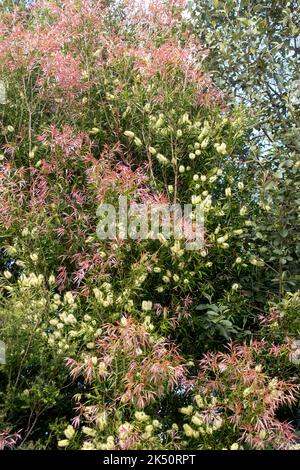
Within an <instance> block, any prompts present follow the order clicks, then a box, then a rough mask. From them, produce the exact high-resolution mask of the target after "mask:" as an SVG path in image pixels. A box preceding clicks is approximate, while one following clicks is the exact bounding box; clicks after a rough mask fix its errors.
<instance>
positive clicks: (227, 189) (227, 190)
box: [225, 187, 231, 197]
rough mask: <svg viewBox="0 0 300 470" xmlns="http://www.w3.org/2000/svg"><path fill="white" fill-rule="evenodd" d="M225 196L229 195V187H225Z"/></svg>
mask: <svg viewBox="0 0 300 470" xmlns="http://www.w3.org/2000/svg"><path fill="white" fill-rule="evenodd" d="M225 196H226V197H231V188H230V187H228V188H226V189H225Z"/></svg>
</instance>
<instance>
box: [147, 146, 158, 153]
mask: <svg viewBox="0 0 300 470" xmlns="http://www.w3.org/2000/svg"><path fill="white" fill-rule="evenodd" d="M148 150H149V153H151V155H156V154H157V150H156V149H155V148H154V147H148Z"/></svg>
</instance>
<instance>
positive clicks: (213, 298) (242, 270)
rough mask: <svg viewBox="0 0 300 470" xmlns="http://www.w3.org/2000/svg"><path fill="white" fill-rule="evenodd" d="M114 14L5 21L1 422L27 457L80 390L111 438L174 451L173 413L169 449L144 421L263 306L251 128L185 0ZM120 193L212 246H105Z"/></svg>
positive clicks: (73, 5) (56, 426)
mask: <svg viewBox="0 0 300 470" xmlns="http://www.w3.org/2000/svg"><path fill="white" fill-rule="evenodd" d="M106 3H107V2H104V3H103V4H102V3H101V2H99V1H93V0H81V1H77V0H76V1H75V0H67V1H65V2H63V3H61V2H58V1H50V0H43V1H37V2H34V3H33V2H32V4H30V5H27V6H23V7H22V6H20V7H16V8H15V9H14V10H13V11H9V10H7V11H6V12H5V13H4V14H3V15H2V16H1V20H0V21H1V25H0V26H1V28H0V31H1V32H0V64H1V66H0V74H1V80H3V82H4V84H5V87H6V103H5V104H3V105H1V110H0V121H1V133H0V146H1V150H0V158H1V160H0V161H1V164H0V228H1V258H0V262H1V276H0V300H1V304H0V321H1V323H0V329H1V339H2V340H3V341H5V343H6V346H7V348H6V349H7V358H6V365H1V366H0V367H1V377H2V378H3V380H2V381H1V387H2V388H1V394H2V395H1V396H2V397H3V400H2V403H1V413H0V414H1V420H2V424H1V428H2V429H12V430H13V431H12V432H14V431H19V429H22V431H21V440H20V441H19V444H18V445H20V447H21V448H22V447H23V448H24V447H26V446H29V447H30V448H32V447H34V446H37V447H38V448H39V447H43V448H51V447H56V446H57V441H56V435H59V433H60V432H61V427H62V426H64V425H65V424H66V422H67V421H68V420H69V419H70V417H71V415H72V406H73V402H72V396H73V395H74V396H77V395H78V393H80V394H82V400H81V403H82V406H99V407H100V408H99V409H100V412H102V411H101V410H102V408H104V410H105V407H107V406H108V407H113V416H114V418H113V419H109V422H110V423H111V426H112V434H114V433H116V432H119V431H118V429H119V428H116V426H117V424H118V423H119V424H118V425H119V426H122V425H124V426H125V424H124V423H127V422H130V423H131V422H134V424H132V423H131V424H132V426H133V429H134V433H137V436H139V437H138V438H134V439H133V441H130V440H129V441H128V442H132V445H133V446H135V445H139V446H150V445H153V446H156V445H160V444H159V443H160V442H161V443H162V442H169V444H166V445H170V446H178V445H180V443H178V439H179V440H180V430H179V431H178V432H179V434H178V432H177V430H176V429H177V428H176V426H179V425H180V423H178V424H176V423H175V424H176V426H175V428H174V429H172V424H173V423H172V422H170V421H172V420H171V418H168V417H167V416H164V417H163V419H162V420H163V421H164V423H163V427H162V429H163V430H166V429H167V430H168V429H170V433H169V434H168V436H170V437H168V438H167V437H166V438H165V440H164V441H162V440H161V433H162V430H159V431H155V433H156V434H155V433H154V434H153V435H155V436H156V435H157V436H160V437H157V439H156V438H155V439H156V440H154V441H151V440H149V441H147V439H146V438H145V439H144V438H142V437H140V436H141V435H142V434H145V432H146V433H147V432H148V431H149V428H148V431H147V430H144V429H143V428H141V427H139V425H138V424H135V421H134V420H135V418H134V416H135V411H137V410H140V409H142V408H143V407H147V410H146V411H147V413H149V416H150V418H149V419H150V420H151V419H152V420H153V419H155V417H156V416H157V414H158V413H161V412H162V407H163V405H162V404H163V403H164V400H165V402H168V403H169V404H170V406H171V408H172V409H177V408H178V406H177V405H176V403H177V402H178V401H179V402H180V401H184V400H183V395H184V394H185V392H186V389H187V388H188V387H190V380H192V377H191V376H190V373H189V371H190V372H191V374H192V373H193V372H194V371H193V364H195V362H196V361H197V360H198V359H199V358H200V357H201V354H202V353H203V351H205V350H209V349H211V348H213V349H215V348H217V347H222V343H223V341H224V338H226V339H228V338H229V337H230V336H231V337H235V339H244V337H245V335H246V336H247V335H249V334H250V333H249V328H250V327H252V326H253V325H257V324H258V321H257V314H256V311H257V306H256V305H253V303H255V300H253V299H255V298H254V297H253V296H252V294H253V292H257V290H260V291H261V292H262V294H263V299H264V300H265V298H268V300H269V294H268V292H267V293H265V289H264V288H265V287H266V286H268V287H269V283H270V271H269V268H268V263H267V261H268V260H267V259H265V258H266V255H264V259H262V257H261V251H260V248H261V241H259V242H256V241H255V240H256V239H255V238H254V237H253V231H254V230H256V229H257V227H256V225H255V223H256V222H255V220H256V218H257V214H259V216H260V217H262V216H263V214H264V212H265V211H266V212H268V210H269V209H268V207H265V206H264V205H260V204H259V201H258V191H257V187H256V186H257V185H256V181H259V178H258V177H257V178H258V179H257V178H256V177H255V178H254V177H253V168H252V167H251V165H247V164H245V163H246V160H247V154H246V153H245V146H244V142H246V141H247V139H248V136H249V133H250V130H251V125H252V116H251V115H249V112H248V111H247V110H246V108H245V107H243V106H242V105H241V106H228V105H226V100H225V97H224V96H223V95H222V93H221V92H220V91H219V90H217V89H216V87H215V85H214V83H213V80H212V77H211V76H210V75H209V74H208V73H207V72H206V71H205V68H204V63H205V57H206V55H207V53H208V51H206V50H204V49H203V48H202V47H201V44H199V43H198V40H197V38H196V37H195V36H194V35H193V33H192V31H191V30H190V28H189V24H188V23H187V22H186V21H185V20H184V19H183V11H184V8H185V2H184V1H183V0H174V1H172V2H164V1H159V0H157V1H154V2H151V6H150V8H149V9H146V10H144V9H143V8H142V7H141V5H137V4H135V3H134V2H129V1H128V2H127V1H126V2H124V5H122V8H123V7H124V8H123V10H122V11H124V12H125V15H123V14H120V15H119V14H118V5H117V6H116V5H115V6H107V5H106ZM259 176H260V177H261V176H262V175H259ZM120 195H126V196H127V197H128V198H129V200H130V202H132V203H148V204H150V203H153V202H166V203H173V202H178V203H180V204H184V203H192V204H196V203H199V204H200V203H201V204H202V206H203V209H204V213H205V233H204V239H205V243H204V246H203V247H202V249H201V250H195V251H187V250H184V246H183V243H181V242H180V241H175V240H174V239H172V238H171V239H170V240H164V239H162V238H161V239H160V240H150V239H147V240H138V241H136V240H131V239H127V240H121V239H119V238H118V237H116V238H115V239H114V240H108V241H106V240H99V239H98V237H97V235H96V227H97V224H98V217H97V215H96V211H97V207H98V206H99V204H100V203H117V201H118V196H120ZM276 231H277V228H276ZM260 273H261V274H260ZM262 277H263V278H264V277H265V278H266V282H265V283H263V286H262V288H261V289H260V287H259V286H261V284H259V285H258V284H256V281H257V279H258V278H260V280H261V278H262ZM260 282H261V281H260ZM203 306H205V307H204V308H203ZM253 306H254V307H256V309H254V308H253ZM122 322H123V323H125V322H127V323H126V325H124V324H122ZM118 348H119V349H118ZM66 358H70V359H69V362H68V365H69V367H70V368H71V370H72V373H73V376H74V377H75V376H78V377H77V379H76V381H73V382H72V383H71V381H70V378H69V375H68V372H69V369H68V368H67V366H66ZM189 367H191V369H189ZM101 368H102V369H101ZM139 374H140V375H139ZM90 389H92V390H93V393H95V394H96V395H97V397H98V398H99V400H98V398H97V400H98V401H97V403H91V404H90V403H89V400H90V395H89V394H90ZM106 401H109V404H107V403H106ZM166 408H167V407H166ZM54 409H55V413H56V416H57V417H58V418H57V419H58V422H56V418H55V419H54V418H53V412H54ZM167 409H168V408H167ZM146 411H145V412H146ZM149 425H150V424H149ZM147 426H148V424H147ZM125 427H126V426H125ZM154 427H155V426H154ZM158 429H159V428H158ZM49 430H50V437H49V438H47V437H46V436H47V433H49ZM70 433H72V432H71V431H70V429H69V435H70ZM274 433H275V431H274ZM112 434H108V436H106V437H109V436H110V435H112ZM173 434H174V435H173ZM53 435H55V437H54V438H53ZM279 435H280V436H281V434H280V433H279ZM51 436H52V437H51ZM97 436H98V435H97ZM178 436H179V438H178ZM97 439H98V437H97ZM99 439H100V436H99ZM139 439H144V440H143V441H141V442H142V443H139V442H140V440H139ZM184 439H185V438H184ZM146 441H147V442H146ZM74 442H75V441H74ZM76 442H77V444H76V443H75V444H74V446H75V447H76V445H78V446H82V445H83V444H82V439H81V438H80V436H79V437H78V441H76ZM97 442H98V441H97ZM99 442H100V440H99ZM101 442H102V444H103V440H101ZM105 442H106V441H105ZM109 442H111V440H110V441H109ZM114 442H115V445H117V446H119V447H120V448H121V447H122V445H123V444H117V443H116V442H117V441H114ZM102 444H101V445H102ZM72 445H73V444H72ZM93 445H94V444H93ZM97 445H98V444H97ZM109 445H111V444H109ZM124 445H125V444H124ZM130 445H131V444H126V445H125V446H129V447H130ZM161 445H163V444H161ZM60 447H63V445H61V446H60Z"/></svg>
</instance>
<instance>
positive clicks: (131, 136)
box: [124, 131, 135, 139]
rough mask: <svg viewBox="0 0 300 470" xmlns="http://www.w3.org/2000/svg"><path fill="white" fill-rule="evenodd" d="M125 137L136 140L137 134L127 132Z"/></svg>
mask: <svg viewBox="0 0 300 470" xmlns="http://www.w3.org/2000/svg"><path fill="white" fill-rule="evenodd" d="M124 135H126V137H129V139H134V138H135V133H134V132H132V131H125V132H124Z"/></svg>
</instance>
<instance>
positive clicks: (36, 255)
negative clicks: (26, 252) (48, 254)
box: [30, 253, 39, 262]
mask: <svg viewBox="0 0 300 470" xmlns="http://www.w3.org/2000/svg"><path fill="white" fill-rule="evenodd" d="M30 259H31V261H33V262H36V261H37V260H38V259H39V257H38V254H37V253H31V255H30Z"/></svg>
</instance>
